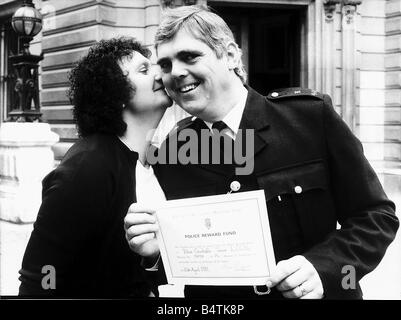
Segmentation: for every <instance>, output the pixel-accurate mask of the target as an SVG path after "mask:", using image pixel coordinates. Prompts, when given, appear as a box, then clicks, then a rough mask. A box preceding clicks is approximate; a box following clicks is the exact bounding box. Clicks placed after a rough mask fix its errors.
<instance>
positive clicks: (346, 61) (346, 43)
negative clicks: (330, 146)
mask: <svg viewBox="0 0 401 320" xmlns="http://www.w3.org/2000/svg"><path fill="white" fill-rule="evenodd" d="M359 4H361V1H355V0H344V1H343V6H342V48H343V50H342V67H343V68H342V71H343V74H342V85H343V87H342V89H343V90H342V97H341V98H342V99H341V100H342V111H343V112H342V115H343V119H344V121H345V122H346V123H347V124H348V126H349V127H350V128H351V130H354V128H355V104H356V87H357V86H356V84H357V79H356V74H357V62H356V57H357V50H356V23H355V20H356V15H357V6H358V5H359Z"/></svg>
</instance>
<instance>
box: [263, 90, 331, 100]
mask: <svg viewBox="0 0 401 320" xmlns="http://www.w3.org/2000/svg"><path fill="white" fill-rule="evenodd" d="M292 97H313V98H318V99H321V100H323V94H321V93H320V92H318V91H316V90H312V89H305V88H285V89H277V90H273V91H271V92H270V93H269V94H268V95H267V98H268V99H271V100H277V99H282V98H292Z"/></svg>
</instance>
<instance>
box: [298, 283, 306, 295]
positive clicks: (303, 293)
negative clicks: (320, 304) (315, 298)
mask: <svg viewBox="0 0 401 320" xmlns="http://www.w3.org/2000/svg"><path fill="white" fill-rule="evenodd" d="M298 288H299V290H301V297H303V296H304V295H305V294H307V293H308V291H306V289H305V288H302V284H300V285H299V286H298Z"/></svg>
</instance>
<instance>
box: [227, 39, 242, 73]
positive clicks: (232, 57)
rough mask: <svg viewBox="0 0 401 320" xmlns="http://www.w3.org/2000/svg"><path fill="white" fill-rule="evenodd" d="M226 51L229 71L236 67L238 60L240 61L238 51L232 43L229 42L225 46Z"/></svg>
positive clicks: (236, 46)
mask: <svg viewBox="0 0 401 320" xmlns="http://www.w3.org/2000/svg"><path fill="white" fill-rule="evenodd" d="M226 50H227V63H228V68H229V69H230V70H234V69H235V68H236V67H238V64H239V63H238V62H239V59H241V54H240V49H239V48H238V45H237V44H236V43H235V42H234V41H230V42H228V43H227V45H226Z"/></svg>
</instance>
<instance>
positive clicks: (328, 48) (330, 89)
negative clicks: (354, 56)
mask: <svg viewBox="0 0 401 320" xmlns="http://www.w3.org/2000/svg"><path fill="white" fill-rule="evenodd" d="M340 3H341V1H340V0H326V1H325V2H324V15H325V21H324V27H323V39H324V40H323V72H324V73H323V92H324V93H327V94H328V95H330V96H331V97H332V100H333V103H334V105H335V86H336V84H335V71H336V66H335V54H336V46H335V39H336V28H335V24H334V20H335V15H336V8H337V5H339V4H340Z"/></svg>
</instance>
